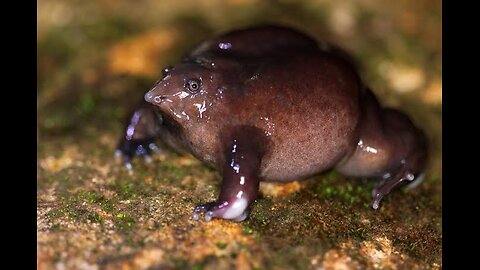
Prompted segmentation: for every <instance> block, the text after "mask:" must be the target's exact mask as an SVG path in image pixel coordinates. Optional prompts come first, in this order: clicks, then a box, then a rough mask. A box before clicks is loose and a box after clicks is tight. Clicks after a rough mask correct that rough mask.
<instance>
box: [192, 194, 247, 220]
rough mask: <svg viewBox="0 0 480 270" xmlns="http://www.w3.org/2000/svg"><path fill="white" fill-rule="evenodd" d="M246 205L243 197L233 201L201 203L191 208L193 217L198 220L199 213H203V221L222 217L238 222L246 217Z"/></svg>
mask: <svg viewBox="0 0 480 270" xmlns="http://www.w3.org/2000/svg"><path fill="white" fill-rule="evenodd" d="M247 207H248V204H247V202H246V200H244V199H237V200H234V201H233V202H227V201H225V202H222V203H218V202H211V203H206V204H201V205H198V206H196V207H195V209H194V210H193V219H194V220H199V219H200V214H201V213H205V217H204V218H205V221H210V220H212V219H213V218H222V219H228V220H232V221H237V222H240V221H243V220H245V219H246V218H247V217H248V211H247Z"/></svg>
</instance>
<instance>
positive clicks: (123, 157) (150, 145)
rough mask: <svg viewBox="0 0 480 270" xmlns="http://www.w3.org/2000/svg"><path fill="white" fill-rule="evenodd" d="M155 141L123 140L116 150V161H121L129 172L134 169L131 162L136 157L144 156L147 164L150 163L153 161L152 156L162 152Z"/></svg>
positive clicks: (152, 139) (151, 139) (150, 139)
mask: <svg viewBox="0 0 480 270" xmlns="http://www.w3.org/2000/svg"><path fill="white" fill-rule="evenodd" d="M154 141H155V139H154V138H149V139H143V140H134V139H132V140H126V139H123V140H121V141H120V143H119V144H118V146H117V148H116V150H115V159H117V160H119V161H121V162H122V163H123V165H124V166H125V167H126V168H127V169H129V170H131V169H132V163H131V161H132V159H133V157H134V156H142V157H143V158H144V160H145V162H147V163H150V162H151V161H152V157H151V154H152V153H156V152H160V151H161V149H160V148H159V147H158V146H157V145H156V144H155V142H154Z"/></svg>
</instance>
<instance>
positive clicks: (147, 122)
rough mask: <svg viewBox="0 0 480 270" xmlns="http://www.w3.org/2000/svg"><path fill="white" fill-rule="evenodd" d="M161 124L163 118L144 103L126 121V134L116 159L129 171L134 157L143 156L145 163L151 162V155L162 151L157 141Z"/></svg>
mask: <svg viewBox="0 0 480 270" xmlns="http://www.w3.org/2000/svg"><path fill="white" fill-rule="evenodd" d="M161 124H162V119H161V116H160V115H159V114H157V113H156V112H155V109H154V107H153V106H152V105H151V104H149V103H147V102H145V101H142V102H141V103H140V104H139V105H138V106H137V107H136V108H135V110H134V111H133V112H132V113H131V114H130V115H129V117H128V119H127V121H126V124H125V129H124V133H123V134H122V136H121V137H120V139H119V141H118V143H117V147H116V151H115V157H116V158H117V159H119V160H122V162H123V163H124V165H125V167H127V169H131V168H132V164H131V160H132V158H133V157H134V156H143V157H144V158H145V161H147V162H149V161H150V160H151V157H150V154H151V153H152V152H158V151H160V148H159V147H158V146H157V145H156V144H155V140H156V139H157V137H158V135H159V130H160V125H161Z"/></svg>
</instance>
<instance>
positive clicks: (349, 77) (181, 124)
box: [119, 26, 426, 220]
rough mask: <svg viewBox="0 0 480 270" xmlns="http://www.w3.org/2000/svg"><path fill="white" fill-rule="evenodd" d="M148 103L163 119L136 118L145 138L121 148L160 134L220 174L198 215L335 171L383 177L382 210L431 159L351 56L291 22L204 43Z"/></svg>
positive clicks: (242, 212) (234, 213) (144, 111)
mask: <svg viewBox="0 0 480 270" xmlns="http://www.w3.org/2000/svg"><path fill="white" fill-rule="evenodd" d="M145 100H146V101H147V102H149V103H151V104H153V106H150V105H147V104H146V103H145V104H142V105H141V106H140V108H139V109H138V110H137V113H139V115H144V117H143V118H144V119H153V118H155V117H152V115H154V114H158V115H159V118H160V121H150V120H149V121H147V120H145V121H144V123H143V124H141V119H140V120H138V119H137V118H138V117H137V118H135V119H137V121H136V122H132V121H130V124H129V128H130V132H131V130H132V129H133V130H134V131H135V132H136V133H137V134H138V136H137V137H136V138H134V136H133V137H132V136H130V137H131V139H130V140H128V139H127V140H122V142H121V143H120V147H119V149H121V150H122V151H123V152H124V153H126V152H128V151H125V149H127V148H128V147H129V148H128V149H132V148H133V147H132V145H142V143H143V144H145V142H146V141H148V142H150V140H149V139H150V138H154V137H161V138H162V139H163V140H164V141H166V142H167V143H169V144H171V145H174V146H176V147H178V146H180V147H181V148H182V149H184V150H186V151H188V152H190V153H192V154H193V155H195V156H196V157H198V158H199V159H201V160H203V161H204V162H206V163H207V164H210V165H211V166H213V167H215V168H216V169H218V170H219V171H221V173H222V174H223V178H224V180H223V186H222V192H221V194H220V197H219V200H218V201H217V202H215V203H210V204H206V205H201V206H198V207H197V208H196V210H195V212H194V213H195V214H194V215H195V217H196V218H198V214H199V213H200V212H202V211H205V212H206V218H207V219H210V218H212V217H220V218H225V219H234V220H242V219H244V218H245V217H246V213H247V207H248V205H249V204H250V202H251V201H253V200H254V199H255V198H256V196H257V192H258V182H259V181H260V180H274V181H289V180H296V179H300V178H305V177H307V176H310V175H312V174H316V173H319V172H322V171H325V170H327V169H330V168H336V169H337V170H339V171H340V172H342V173H344V174H346V175H353V176H370V177H379V178H382V180H381V182H380V184H379V186H378V187H377V189H376V193H375V194H376V195H375V196H376V197H375V198H374V208H377V207H378V203H379V201H380V199H381V198H382V196H383V195H385V194H386V193H388V192H389V191H390V190H391V189H392V188H393V187H394V186H395V185H397V184H398V183H400V182H402V181H403V180H405V179H408V180H412V179H413V178H415V176H416V175H417V174H418V173H419V172H420V170H421V169H422V168H423V166H424V163H425V158H426V142H425V137H424V135H423V133H422V132H421V131H420V130H418V129H417V128H416V127H415V126H414V125H413V124H412V123H411V121H410V120H409V119H408V117H406V116H405V115H403V114H401V113H399V112H398V111H396V110H392V109H383V108H382V107H381V106H380V105H379V103H378V102H377V100H376V98H375V97H374V95H373V94H372V92H371V91H370V90H369V89H368V88H366V87H364V85H363V83H362V82H361V80H360V78H359V76H358V74H357V72H356V70H355V67H354V65H353V64H352V61H351V60H350V58H349V57H348V56H347V55H346V54H344V53H343V52H342V51H341V50H338V49H336V48H333V47H330V48H329V47H328V46H317V44H316V43H315V42H314V41H313V39H311V38H310V37H308V36H306V35H304V34H302V33H300V32H297V31H295V30H292V29H289V28H284V27H273V26H267V27H256V28H250V29H246V30H240V31H234V32H231V33H229V34H226V35H222V36H219V37H215V38H213V39H211V40H209V41H206V42H204V43H202V44H200V45H199V46H197V47H196V48H195V49H194V50H192V52H191V53H189V54H187V55H186V57H185V58H184V60H183V61H182V62H181V63H179V64H178V65H175V66H173V67H172V68H169V69H168V70H166V74H165V76H164V78H163V79H162V80H161V81H159V82H158V83H157V84H156V85H155V86H154V87H153V88H152V89H151V90H150V91H149V92H148V93H147V94H146V95H145ZM147 115H150V117H148V116H147ZM137 116H138V115H137ZM132 119H134V118H132ZM152 126H154V128H152ZM147 127H148V128H147ZM128 130H129V129H128V128H127V135H128ZM152 130H154V131H152ZM135 132H134V133H135ZM134 135H135V134H134ZM126 146H128V147H126ZM122 147H123V148H122ZM127 156H128V155H127Z"/></svg>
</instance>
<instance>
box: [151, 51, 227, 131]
mask: <svg viewBox="0 0 480 270" xmlns="http://www.w3.org/2000/svg"><path fill="white" fill-rule="evenodd" d="M223 74H224V69H222V68H218V67H217V66H216V64H215V62H213V61H206V60H199V59H196V60H187V61H183V62H181V63H179V64H177V65H175V66H173V67H167V68H165V69H164V74H163V79H161V80H160V81H158V82H157V83H156V84H155V86H154V87H153V88H152V89H151V90H150V91H148V92H147V93H146V94H145V100H146V101H147V102H149V103H151V104H153V105H155V106H156V107H157V108H158V109H159V110H160V111H161V113H162V115H164V116H167V117H169V118H171V119H173V120H175V121H176V122H177V123H179V124H180V125H182V126H184V125H186V124H187V123H199V122H205V121H207V120H208V119H210V117H211V116H212V114H213V112H212V110H213V108H214V107H215V106H216V105H218V103H219V102H222V99H223V96H224V91H225V89H226V84H227V82H226V81H225V78H224V76H223Z"/></svg>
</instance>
